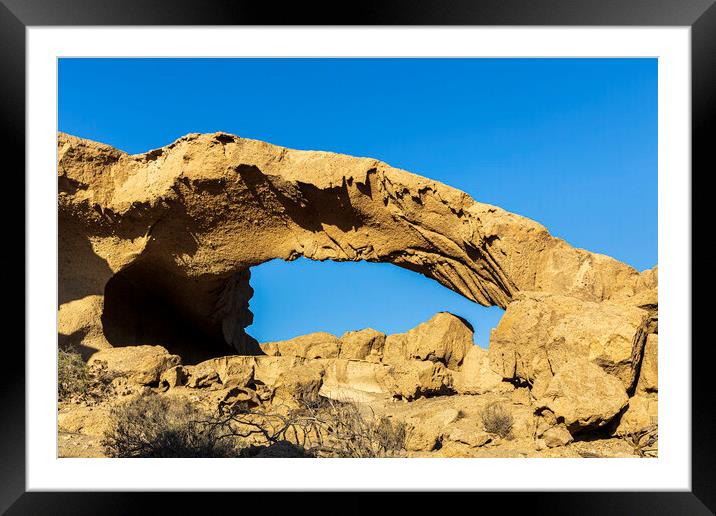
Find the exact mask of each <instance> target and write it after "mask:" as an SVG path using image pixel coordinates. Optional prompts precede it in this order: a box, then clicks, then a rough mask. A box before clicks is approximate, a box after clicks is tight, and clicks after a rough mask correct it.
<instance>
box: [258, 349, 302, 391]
mask: <svg viewBox="0 0 716 516" xmlns="http://www.w3.org/2000/svg"><path fill="white" fill-rule="evenodd" d="M253 358H254V382H255V383H262V384H264V385H268V386H269V387H273V386H274V385H276V382H277V381H278V378H279V377H280V376H281V375H282V374H283V373H285V372H288V371H291V370H292V369H294V368H296V367H299V366H300V365H302V364H303V363H304V362H305V360H304V359H303V358H299V357H292V356H288V357H281V356H256V357H253Z"/></svg>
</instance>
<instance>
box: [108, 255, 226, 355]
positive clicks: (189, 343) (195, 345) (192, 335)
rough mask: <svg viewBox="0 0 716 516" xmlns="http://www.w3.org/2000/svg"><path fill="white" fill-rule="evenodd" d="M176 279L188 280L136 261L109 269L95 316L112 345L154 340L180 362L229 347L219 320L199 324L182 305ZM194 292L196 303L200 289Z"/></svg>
mask: <svg viewBox="0 0 716 516" xmlns="http://www.w3.org/2000/svg"><path fill="white" fill-rule="evenodd" d="M180 281H183V282H186V281H192V280H189V279H186V278H177V277H174V276H173V275H172V274H170V273H168V272H167V271H163V270H158V269H157V268H156V267H154V266H152V265H151V264H147V263H142V262H138V263H135V264H133V265H131V266H129V267H127V268H126V269H124V270H122V271H120V272H118V273H117V274H115V275H114V276H113V277H112V278H111V279H110V280H109V281H108V282H107V284H106V285H105V290H104V309H103V312H102V318H101V320H102V329H103V332H104V336H105V338H106V339H107V341H108V342H109V343H110V344H111V345H112V346H114V347H122V346H139V345H159V346H162V347H164V348H166V349H167V350H168V351H169V352H170V353H172V354H175V355H179V356H181V357H182V362H183V363H184V364H196V363H199V362H201V361H203V360H207V359H209V358H213V357H217V356H224V355H230V354H232V353H234V352H235V351H234V350H233V349H232V348H231V347H230V346H229V345H228V344H227V343H226V342H225V341H224V339H223V337H222V334H221V329H220V325H213V324H202V323H201V322H200V321H197V320H196V318H195V317H193V316H192V314H191V313H190V310H187V308H186V307H187V304H186V303H187V300H186V299H182V296H181V295H180V294H178V293H177V289H176V286H177V285H178V282H180ZM186 290H191V289H186V288H184V291H186ZM194 294H195V295H196V300H195V301H196V303H197V304H198V303H200V302H201V295H202V290H201V289H200V288H197V289H196V290H195V291H194ZM188 302H189V303H191V302H192V300H188ZM182 303H183V304H184V306H182Z"/></svg>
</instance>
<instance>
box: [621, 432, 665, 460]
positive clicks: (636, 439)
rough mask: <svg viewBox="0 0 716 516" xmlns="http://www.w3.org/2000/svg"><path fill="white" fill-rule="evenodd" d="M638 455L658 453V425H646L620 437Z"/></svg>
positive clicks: (650, 455)
mask: <svg viewBox="0 0 716 516" xmlns="http://www.w3.org/2000/svg"><path fill="white" fill-rule="evenodd" d="M622 439H623V440H624V441H625V442H626V443H627V444H628V445H629V446H631V447H632V449H633V450H634V453H635V454H636V455H638V456H639V457H642V458H643V457H656V456H657V455H658V451H659V450H658V442H659V427H658V426H657V425H651V426H648V427H646V428H644V429H642V430H639V431H638V432H632V433H630V434H627V435H625V436H624V437H623V438H622Z"/></svg>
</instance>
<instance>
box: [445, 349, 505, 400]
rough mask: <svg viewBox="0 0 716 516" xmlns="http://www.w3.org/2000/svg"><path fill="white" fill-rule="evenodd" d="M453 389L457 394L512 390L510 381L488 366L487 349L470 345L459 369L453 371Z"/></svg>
mask: <svg viewBox="0 0 716 516" xmlns="http://www.w3.org/2000/svg"><path fill="white" fill-rule="evenodd" d="M453 383H454V386H455V391H456V392H458V393H459V394H484V393H486V392H509V391H512V390H514V386H513V385H512V384H511V383H508V382H504V381H503V379H502V376H500V375H499V374H497V373H495V372H494V371H493V370H492V369H491V368H490V359H489V356H488V354H487V350H486V349H484V348H481V347H480V346H475V345H473V346H471V347H470V349H469V350H468V351H467V354H466V355H465V359H464V360H463V363H462V366H461V367H460V370H459V371H457V372H455V373H453Z"/></svg>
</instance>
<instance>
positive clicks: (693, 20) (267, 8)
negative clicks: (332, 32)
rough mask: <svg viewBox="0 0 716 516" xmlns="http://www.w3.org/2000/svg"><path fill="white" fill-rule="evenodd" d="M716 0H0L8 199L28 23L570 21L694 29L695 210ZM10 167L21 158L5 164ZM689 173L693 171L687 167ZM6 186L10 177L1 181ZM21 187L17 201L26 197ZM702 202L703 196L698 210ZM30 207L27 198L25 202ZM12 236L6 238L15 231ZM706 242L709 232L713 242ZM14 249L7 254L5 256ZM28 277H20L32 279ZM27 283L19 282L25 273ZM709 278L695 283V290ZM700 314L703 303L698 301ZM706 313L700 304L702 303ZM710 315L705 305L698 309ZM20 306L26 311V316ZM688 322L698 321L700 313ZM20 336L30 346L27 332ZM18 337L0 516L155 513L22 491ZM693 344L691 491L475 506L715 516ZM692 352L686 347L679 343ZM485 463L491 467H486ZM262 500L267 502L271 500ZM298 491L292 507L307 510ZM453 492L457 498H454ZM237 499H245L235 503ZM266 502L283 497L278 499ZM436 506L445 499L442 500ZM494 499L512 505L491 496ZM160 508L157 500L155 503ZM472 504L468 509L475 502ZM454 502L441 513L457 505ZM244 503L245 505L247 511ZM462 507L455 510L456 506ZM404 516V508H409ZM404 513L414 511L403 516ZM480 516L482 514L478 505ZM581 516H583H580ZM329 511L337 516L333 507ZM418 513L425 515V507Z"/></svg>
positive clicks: (103, 499)
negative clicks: (277, 1)
mask: <svg viewBox="0 0 716 516" xmlns="http://www.w3.org/2000/svg"><path fill="white" fill-rule="evenodd" d="M714 1H715V0H601V1H597V0H532V1H527V0H481V1H479V0H473V1H470V0H453V1H445V0H443V1H438V0H431V1H417V0H416V1H411V2H409V1H387V0H384V1H364V2H360V3H355V4H343V3H341V2H334V3H332V4H330V5H321V4H319V3H314V4H305V3H286V4H285V5H284V4H282V5H280V7H279V6H277V5H274V4H273V3H270V2H263V3H262V2H255V1H254V2H247V1H243V0H233V1H232V0H223V1H221V0H218V1H217V0H214V1H208V2H197V1H189V0H0V70H2V74H1V76H2V78H1V79H0V113H1V114H2V115H1V116H2V122H1V130H2V138H0V149H1V150H2V154H0V155H1V156H3V157H4V160H3V162H4V164H5V165H6V167H5V174H6V175H10V177H12V178H14V181H15V183H16V184H14V185H12V188H13V190H12V191H11V192H7V193H6V194H7V195H9V194H10V193H11V194H12V196H13V197H15V198H17V199H24V198H25V194H26V191H25V187H24V181H23V182H20V180H19V177H20V173H19V171H20V170H23V171H24V170H25V157H24V149H25V29H26V28H27V27H28V26H49V25H52V26H81V25H98V26H106V25H454V26H458V25H565V26H599V25H604V26H689V27H691V43H692V48H691V50H692V56H691V59H692V61H691V72H692V171H691V179H692V211H693V208H695V207H697V206H699V205H705V203H706V200H707V199H706V196H707V195H709V190H708V189H707V188H703V185H701V187H700V188H693V184H694V181H695V180H696V179H697V178H698V182H699V184H701V182H702V180H703V179H704V178H705V177H708V174H709V173H710V172H711V171H713V170H716V167H714V160H713V158H712V155H713V154H712V149H711V147H713V143H712V140H711V139H710V138H709V136H710V132H709V131H708V130H709V129H713V125H714V112H715V111H716V6H714ZM10 160H15V161H14V163H13V164H12V165H11V166H10V165H8V163H10ZM684 173H689V171H684ZM6 179H7V176H6ZM19 190H22V195H20V191H19ZM699 201H702V202H701V203H700V202H699ZM23 202H24V201H23ZM2 206H3V210H4V211H5V213H3V215H4V219H3V220H6V221H13V222H11V223H10V224H7V225H6V227H5V233H6V234H5V239H6V240H5V241H6V242H12V244H11V249H6V252H5V253H2V262H3V263H2V269H0V270H2V271H3V279H4V280H5V284H9V280H10V279H16V280H17V281H20V277H21V276H20V275H19V274H17V271H18V270H19V269H20V268H21V269H22V270H23V271H25V265H24V264H25V258H26V256H25V251H24V249H25V246H24V242H25V225H24V223H23V224H20V223H19V222H18V221H17V219H18V214H19V213H24V209H23V208H20V207H12V203H9V202H3V203H2ZM692 220H693V227H692V235H708V234H709V233H708V232H707V233H701V232H699V231H698V225H699V224H703V222H701V221H703V220H708V219H700V218H698V217H695V216H693V213H692ZM23 221H24V219H23ZM8 233H9V234H8ZM706 239H707V240H708V237H707V238H706ZM692 240H693V248H692V249H691V253H692V268H693V269H692V270H697V271H698V270H708V271H710V270H711V267H709V265H711V264H713V260H711V261H710V262H707V263H704V264H703V268H699V263H698V261H697V259H696V256H697V255H696V254H694V252H693V251H694V250H695V248H697V247H698V246H700V245H701V246H704V245H708V244H706V243H700V242H703V238H702V240H697V239H696V238H694V239H692ZM10 251H12V252H10ZM26 273H27V272H26V271H25V274H26ZM23 276H24V275H23ZM706 276H708V278H701V277H700V278H699V289H704V290H708V287H709V285H704V283H705V282H706V281H708V280H709V279H710V278H711V277H713V273H711V272H708V273H707V274H706ZM20 299H22V300H24V299H25V293H24V286H23V294H22V296H21V297H19V296H13V298H12V300H13V302H12V303H11V305H12V306H10V307H8V308H7V309H6V310H5V312H4V313H5V315H6V317H7V324H6V327H10V326H11V324H10V323H12V325H13V326H14V327H18V326H19V321H20V320H23V321H24V320H25V311H24V310H25V304H24V302H20ZM692 306H693V310H694V312H696V313H698V309H699V306H697V305H696V303H695V302H694V303H692ZM701 306H703V305H701ZM700 309H701V310H702V311H703V308H700ZM21 311H22V314H21V313H20V312H21ZM692 320H695V321H696V320H699V318H694V317H693V316H692ZM18 337H20V338H22V339H23V341H24V329H23V330H21V335H19V336H18ZM12 340H13V341H14V342H7V343H6V346H5V347H4V350H3V358H4V363H5V366H4V367H3V371H2V374H1V375H0V410H1V411H2V414H3V417H2V421H3V423H2V425H0V434H1V437H0V512H4V511H7V512H6V514H12V515H17V514H38V515H39V514H73V515H78V514H107V515H109V514H131V513H133V512H142V511H140V510H138V509H137V508H147V509H148V508H149V507H151V501H152V500H153V499H156V498H157V497H158V496H159V495H156V494H149V493H145V494H136V493H121V492H114V493H79V492H45V493H40V492H26V489H25V473H26V469H25V449H26V448H25V446H26V443H25V430H26V428H25V367H24V366H25V353H24V350H23V349H22V348H21V347H20V346H19V345H16V344H15V342H17V338H14V339H12ZM692 340H693V341H694V344H695V345H694V346H692V350H691V352H692V421H691V424H692V457H691V464H692V490H691V491H690V492H617V493H608V492H588V493H575V492H571V493H502V494H499V493H486V494H483V493H481V494H479V495H472V496H474V497H477V496H479V497H480V498H479V499H477V498H475V499H476V500H478V503H479V505H480V506H481V507H483V508H484V507H487V505H484V504H485V502H488V501H493V502H497V503H498V504H500V505H502V506H503V507H509V508H510V509H511V510H515V511H518V510H519V511H523V510H524V511H527V510H529V511H530V512H535V509H536V512H537V513H540V512H547V511H548V512H549V513H550V514H575V513H577V512H578V513H579V514H605V513H610V514H690V515H698V514H714V512H716V475H715V474H714V469H715V466H714V463H716V460H715V459H716V453H714V440H715V439H714V438H715V437H716V432H715V431H714V416H713V407H715V406H716V403H714V389H713V387H712V386H711V385H710V383H711V374H710V373H711V372H710V369H712V366H711V364H712V363H713V362H712V361H711V360H710V358H711V356H710V355H711V347H712V345H711V343H710V342H708V341H700V342H696V341H695V339H694V338H692ZM680 344H682V345H688V344H690V343H680ZM486 467H489V466H487V465H486ZM196 496H201V497H203V498H204V499H205V500H204V503H206V504H207V505H206V507H209V508H211V507H217V504H223V503H225V502H227V501H228V498H229V497H231V498H232V499H233V500H234V502H230V503H241V504H246V503H248V502H247V501H246V494H240V493H237V494H217V493H204V494H201V495H196ZM264 496H266V495H264ZM303 496H305V493H300V494H294V495H292V498H291V500H285V502H286V503H291V504H298V505H295V506H298V507H301V506H305V507H310V505H305V503H304V502H302V501H297V500H296V499H297V498H301V497H303ZM344 496H345V498H344V500H343V501H342V502H341V507H343V508H344V510H341V512H345V513H355V514H359V513H365V512H373V511H374V510H375V505H374V502H373V501H372V500H371V499H370V498H368V497H367V495H364V494H359V493H350V494H346V495H344ZM447 496H452V495H447ZM238 497H243V498H242V500H243V501H241V502H239V498H238ZM270 498H271V507H272V508H273V507H275V504H276V502H277V500H278V501H281V498H282V497H278V498H277V497H276V496H275V495H271V497H270ZM440 498H441V500H439V501H437V503H438V504H445V503H447V500H446V497H445V496H442V497H440ZM494 498H509V502H508V505H504V504H505V503H506V500H493V499H494ZM154 501H156V500H154ZM411 501H412V503H416V504H419V506H420V507H422V508H423V510H427V508H428V505H429V503H430V502H431V501H433V502H435V501H436V500H435V497H429V496H424V495H420V494H414V495H413V496H412V497H411ZM160 503H161V504H162V509H163V510H164V511H168V512H176V513H177V514H182V513H184V512H185V510H186V509H188V505H187V503H188V500H187V495H186V494H181V493H169V494H168V496H162V500H161V501H160ZM470 503H473V502H468V504H470ZM451 505H453V504H452V503H448V505H445V506H444V508H446V509H448V510H451V509H450V506H451ZM245 507H246V508H248V506H245ZM453 507H454V509H455V510H458V509H457V505H455V506H453ZM406 509H408V507H407V506H406V507H405V509H403V510H406ZM408 510H409V509H408ZM476 510H481V509H478V508H476ZM575 511H577V512H575ZM331 512H332V511H331ZM421 512H422V511H421Z"/></svg>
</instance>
